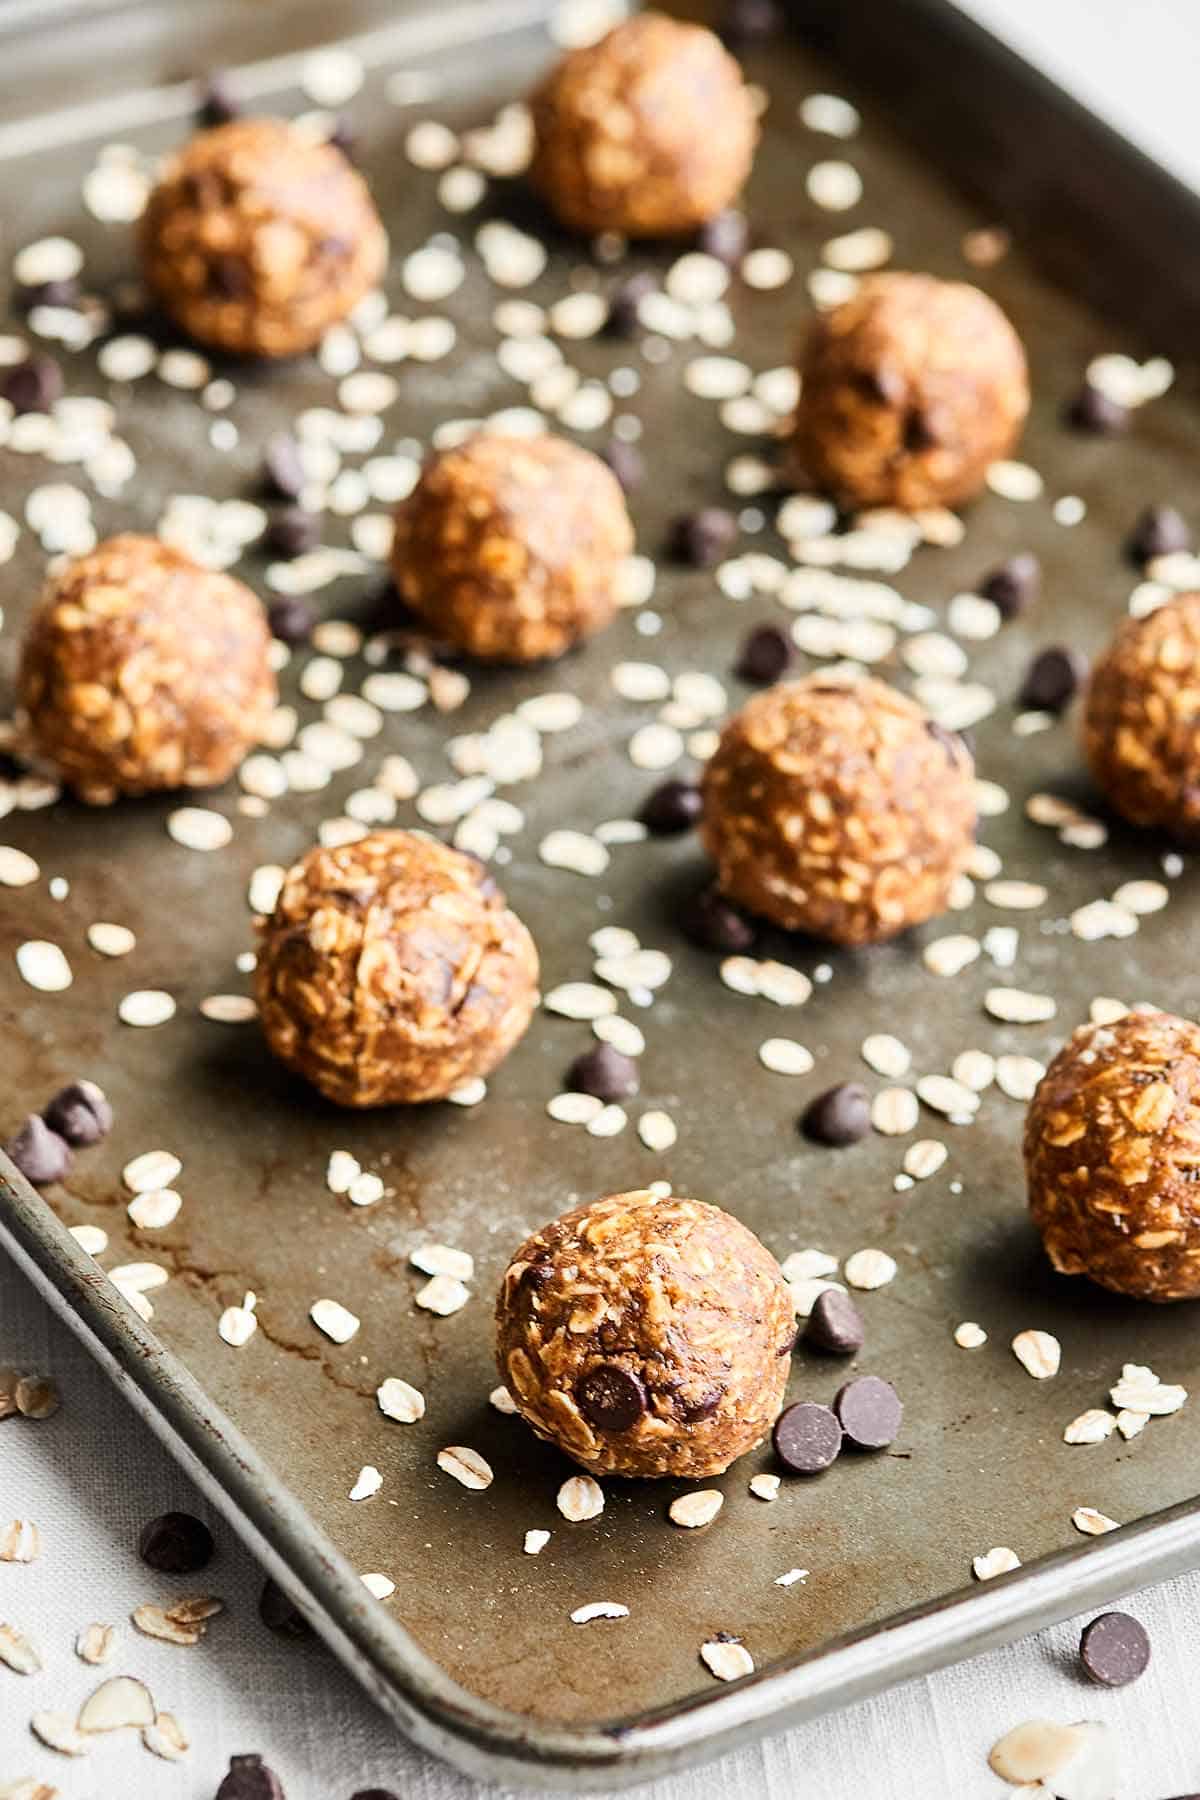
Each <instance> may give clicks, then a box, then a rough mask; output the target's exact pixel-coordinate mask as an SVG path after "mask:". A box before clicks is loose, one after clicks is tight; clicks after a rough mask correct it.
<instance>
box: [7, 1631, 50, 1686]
mask: <svg viewBox="0 0 1200 1800" xmlns="http://www.w3.org/2000/svg"><path fill="white" fill-rule="evenodd" d="M0 1662H2V1663H4V1664H5V1665H6V1666H7V1667H8V1668H10V1669H12V1670H13V1672H14V1673H15V1674H17V1675H36V1674H38V1673H39V1671H40V1669H41V1666H42V1659H41V1657H40V1656H39V1655H38V1653H37V1651H36V1650H35V1649H34V1647H33V1645H32V1644H31V1643H30V1641H29V1639H28V1638H27V1637H26V1636H25V1633H24V1632H23V1631H18V1630H17V1627H16V1626H15V1625H0Z"/></svg>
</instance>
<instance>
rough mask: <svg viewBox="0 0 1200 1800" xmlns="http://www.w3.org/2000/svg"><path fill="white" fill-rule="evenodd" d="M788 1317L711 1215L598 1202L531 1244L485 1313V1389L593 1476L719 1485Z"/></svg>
mask: <svg viewBox="0 0 1200 1800" xmlns="http://www.w3.org/2000/svg"><path fill="white" fill-rule="evenodd" d="M795 1329H796V1319H795V1306H794V1303H793V1301H792V1297H791V1294H790V1292H789V1290H788V1287H787V1284H786V1282H785V1281H784V1279H783V1276H782V1274H781V1272H780V1269H779V1265H778V1264H777V1263H776V1261H775V1258H774V1257H773V1256H772V1255H771V1254H770V1252H769V1251H767V1250H766V1249H764V1247H763V1245H762V1244H761V1243H760V1242H759V1240H758V1239H757V1238H756V1237H755V1236H754V1233H753V1232H752V1231H749V1230H747V1228H746V1227H745V1226H744V1225H741V1224H739V1223H738V1221H737V1220H736V1219H734V1218H731V1217H730V1215H729V1214H728V1213H726V1212H722V1211H721V1209H720V1208H719V1207H716V1206H708V1205H706V1204H705V1203H704V1202H703V1201H700V1200H687V1199H684V1198H683V1197H682V1196H677V1195H672V1196H671V1197H670V1198H668V1199H665V1200H661V1199H657V1198H656V1197H655V1196H654V1195H653V1194H651V1193H649V1192H647V1191H644V1190H643V1191H639V1192H635V1193H629V1194H611V1195H609V1196H608V1197H607V1198H606V1199H603V1200H596V1201H594V1202H593V1203H592V1204H591V1205H590V1206H578V1207H576V1208H575V1209H574V1210H573V1211H571V1212H567V1213H564V1214H563V1215H562V1217H561V1218H559V1219H555V1220H553V1221H552V1222H551V1223H550V1224H549V1225H544V1226H543V1227H542V1229H541V1230H540V1231H536V1232H534V1234H533V1236H532V1237H531V1238H528V1239H527V1240H526V1242H525V1243H524V1244H522V1245H521V1248H520V1249H519V1250H518V1251H517V1253H516V1255H515V1257H514V1258H513V1260H512V1262H511V1263H510V1265H509V1267H508V1269H507V1271H506V1272H505V1275H504V1279H503V1281H502V1282H501V1285H500V1294H499V1298H498V1300H497V1302H496V1331H497V1349H496V1358H497V1363H498V1366H499V1369H500V1375H501V1379H502V1380H503V1381H504V1382H505V1384H506V1386H507V1387H508V1390H509V1392H510V1393H511V1394H512V1397H513V1399H514V1400H515V1401H516V1403H517V1407H518V1408H519V1410H520V1412H521V1413H522V1414H523V1416H524V1418H525V1420H526V1421H527V1423H528V1424H530V1425H531V1426H532V1427H533V1429H534V1431H535V1432H536V1433H537V1435H538V1436H539V1437H541V1438H546V1439H548V1440H549V1441H550V1442H551V1443H554V1444H557V1445H558V1447H559V1448H560V1449H561V1450H564V1451H565V1452H566V1453H567V1455H568V1456H572V1457H574V1458H575V1460H576V1462H580V1463H583V1465H584V1466H585V1467H586V1468H588V1469H590V1470H591V1471H592V1472H593V1473H594V1474H598V1475H676V1476H686V1477H694V1476H699V1475H719V1474H720V1473H721V1472H722V1470H724V1469H727V1468H728V1467H729V1465H730V1463H731V1462H733V1461H734V1460H735V1458H737V1457H739V1456H742V1455H744V1454H745V1452H746V1451H747V1450H752V1449H753V1448H754V1446H755V1444H757V1443H759V1442H760V1441H761V1439H762V1438H763V1437H764V1436H765V1434H766V1433H767V1432H768V1431H769V1430H770V1429H771V1425H772V1423H773V1422H774V1419H775V1415H776V1414H777V1412H778V1411H779V1406H780V1402H781V1401H782V1399H783V1390H784V1387H785V1385H786V1383H787V1376H788V1352H789V1351H790V1349H791V1347H792V1342H793V1339H794V1337H795Z"/></svg>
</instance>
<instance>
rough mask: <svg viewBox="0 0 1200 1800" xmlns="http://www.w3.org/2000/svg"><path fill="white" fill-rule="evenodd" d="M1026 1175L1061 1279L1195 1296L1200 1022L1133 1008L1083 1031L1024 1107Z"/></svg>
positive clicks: (1199, 1228) (1199, 1218)
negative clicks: (1083, 1277) (1085, 1278)
mask: <svg viewBox="0 0 1200 1800" xmlns="http://www.w3.org/2000/svg"><path fill="white" fill-rule="evenodd" d="M1025 1174H1026V1179H1027V1182H1028V1188H1029V1209H1030V1212H1031V1213H1032V1214H1033V1220H1034V1223H1035V1225H1036V1226H1037V1227H1038V1230H1039V1231H1040V1232H1041V1234H1042V1240H1043V1242H1044V1243H1045V1246H1046V1251H1047V1254H1048V1255H1049V1258H1050V1261H1051V1262H1052V1263H1053V1264H1054V1267H1055V1268H1056V1269H1057V1270H1058V1271H1059V1273H1060V1274H1062V1275H1089V1276H1090V1277H1091V1279H1092V1280H1093V1281H1098V1282H1099V1283H1100V1285H1101V1286H1102V1287H1107V1288H1115V1289H1116V1291H1117V1292H1118V1293H1119V1294H1129V1295H1131V1296H1133V1298H1134V1299H1138V1300H1189V1299H1193V1298H1195V1297H1196V1296H1197V1295H1200V1026H1197V1025H1195V1024H1193V1023H1192V1021H1191V1020H1190V1019H1179V1018H1176V1017H1175V1015H1174V1014H1173V1013H1167V1012H1140V1011H1139V1012H1128V1013H1126V1014H1125V1015H1124V1016H1123V1017H1122V1018H1119V1019H1117V1020H1116V1021H1115V1023H1114V1024H1111V1025H1083V1026H1081V1027H1080V1029H1079V1030H1078V1031H1077V1032H1075V1034H1074V1036H1073V1037H1072V1038H1070V1040H1069V1041H1068V1042H1067V1043H1066V1044H1065V1045H1064V1046H1063V1048H1062V1049H1061V1050H1060V1051H1059V1053H1058V1055H1057V1056H1056V1057H1055V1058H1054V1061H1053V1062H1052V1063H1051V1064H1050V1067H1049V1068H1048V1069H1047V1070H1046V1073H1045V1075H1043V1077H1042V1079H1041V1081H1040V1082H1039V1083H1038V1087H1037V1091H1036V1093H1035V1094H1034V1096H1033V1099H1032V1101H1031V1102H1030V1106H1029V1112H1028V1115H1027V1117H1026V1120H1025Z"/></svg>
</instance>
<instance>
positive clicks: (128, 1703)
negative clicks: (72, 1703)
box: [78, 1675, 154, 1731]
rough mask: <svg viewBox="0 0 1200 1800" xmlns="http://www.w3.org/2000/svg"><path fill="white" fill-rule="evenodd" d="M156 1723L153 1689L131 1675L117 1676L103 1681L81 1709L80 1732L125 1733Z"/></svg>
mask: <svg viewBox="0 0 1200 1800" xmlns="http://www.w3.org/2000/svg"><path fill="white" fill-rule="evenodd" d="M153 1723H154V1702H153V1700H152V1699H151V1698H150V1690H149V1688H148V1687H146V1685H145V1684H144V1682H141V1681H137V1680H135V1679H134V1677H133V1676H132V1675H114V1676H113V1678H112V1680H111V1681H102V1682H101V1684H100V1686H99V1687H98V1688H97V1689H96V1691H95V1692H94V1693H93V1694H90V1695H89V1696H88V1698H87V1699H86V1700H85V1701H84V1703H83V1705H82V1706H81V1707H80V1709H79V1719H78V1724H79V1729H80V1731H125V1730H126V1729H128V1728H129V1727H131V1726H137V1727H139V1728H140V1727H141V1726H143V1725H153Z"/></svg>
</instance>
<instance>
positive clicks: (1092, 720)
mask: <svg viewBox="0 0 1200 1800" xmlns="http://www.w3.org/2000/svg"><path fill="white" fill-rule="evenodd" d="M1083 745H1084V751H1085V754H1086V756H1087V760H1088V762H1089V764H1090V765H1091V770H1092V774H1093V775H1094V776H1095V778H1096V780H1097V782H1098V783H1099V785H1100V786H1101V787H1102V788H1103V789H1104V791H1105V793H1106V794H1107V795H1108V798H1109V800H1110V801H1111V802H1112V804H1113V806H1114V807H1115V808H1116V810H1117V812H1119V813H1120V814H1121V815H1122V817H1123V818H1126V819H1128V820H1129V821H1130V822H1131V823H1132V824H1134V825H1150V826H1155V827H1157V828H1158V829H1159V830H1162V831H1168V832H1170V833H1172V835H1174V836H1175V837H1178V838H1182V839H1196V838H1198V837H1200V593H1196V594H1180V595H1178V596H1177V597H1176V598H1175V599H1174V600H1168V601H1167V603H1166V604H1165V605H1164V606H1160V607H1157V608H1156V609H1155V611H1154V612H1152V613H1150V614H1148V615H1147V617H1146V618H1144V619H1128V620H1127V621H1126V622H1125V623H1124V624H1123V625H1122V626H1121V628H1120V629H1119V630H1118V632H1117V635H1116V637H1115V638H1114V640H1113V642H1112V644H1111V645H1110V646H1109V648H1108V650H1107V651H1106V652H1105V653H1104V655H1103V656H1102V657H1101V658H1100V660H1099V661H1098V662H1097V664H1096V667H1095V669H1094V670H1093V673H1092V679H1091V685H1090V686H1089V688H1088V692H1087V699H1086V702H1085V705H1084V717H1083Z"/></svg>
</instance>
